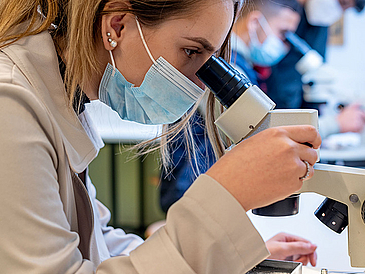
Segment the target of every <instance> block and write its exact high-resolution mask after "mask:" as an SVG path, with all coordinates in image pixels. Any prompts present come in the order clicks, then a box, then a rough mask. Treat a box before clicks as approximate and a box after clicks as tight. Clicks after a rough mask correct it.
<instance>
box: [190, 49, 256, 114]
mask: <svg viewBox="0 0 365 274" xmlns="http://www.w3.org/2000/svg"><path fill="white" fill-rule="evenodd" d="M196 75H197V76H198V78H199V79H200V80H201V81H202V82H203V83H204V84H205V85H206V86H207V87H208V88H210V90H211V91H212V92H213V93H214V95H215V96H216V98H217V99H218V100H219V101H220V102H221V104H222V105H224V106H225V107H226V108H229V107H230V106H231V105H232V104H233V103H234V102H235V101H236V100H237V99H238V98H239V97H240V96H241V94H242V93H244V92H245V91H246V90H247V89H248V88H249V87H251V86H252V83H251V81H250V80H249V79H248V78H247V77H246V76H244V75H242V74H240V73H239V72H238V71H237V70H235V69H234V68H233V67H232V66H231V65H229V64H228V63H227V62H226V61H225V60H224V59H223V58H221V57H219V58H217V57H215V56H212V57H210V58H209V59H208V61H207V62H205V64H204V65H203V66H202V67H201V68H200V69H199V70H198V72H197V73H196Z"/></svg>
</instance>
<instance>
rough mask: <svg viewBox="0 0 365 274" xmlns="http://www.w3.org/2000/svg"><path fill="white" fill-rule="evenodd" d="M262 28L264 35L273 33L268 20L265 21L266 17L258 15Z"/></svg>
mask: <svg viewBox="0 0 365 274" xmlns="http://www.w3.org/2000/svg"><path fill="white" fill-rule="evenodd" d="M258 21H259V23H260V25H261V27H262V29H263V30H264V32H265V34H266V36H269V34H273V33H274V32H273V31H272V28H271V27H270V24H269V22H267V19H266V18H265V16H264V15H262V16H260V17H259V19H258Z"/></svg>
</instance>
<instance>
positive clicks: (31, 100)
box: [0, 0, 321, 274]
mask: <svg viewBox="0 0 365 274" xmlns="http://www.w3.org/2000/svg"><path fill="white" fill-rule="evenodd" d="M241 4H242V3H240V1H236V0H181V1H172V0H171V1H169V0H164V1H156V0H139V1H133V0H130V1H126V0H59V1H54V0H45V1H39V0H8V1H1V2H0V97H1V99H0V112H1V113H0V117H1V118H0V125H1V130H0V170H1V172H0V182H1V183H0V205H1V207H0V208H1V209H0V219H1V221H2V224H1V226H0V234H1V235H2V241H1V243H0V263H1V271H2V272H3V273H30V272H32V273H95V272H96V273H99V274H100V273H103V274H104V273H245V272H247V271H248V270H249V269H251V268H252V267H253V266H255V265H256V264H258V263H259V262H261V261H262V260H263V259H264V258H266V257H267V256H269V253H268V250H267V248H266V247H265V244H264V242H263V240H262V238H261V237H260V235H259V233H258V232H257V231H256V230H255V228H254V226H253V225H252V223H251V222H250V220H249V219H248V217H247V215H246V211H247V210H250V209H252V208H257V207H260V206H264V205H267V204H271V203H273V202H275V201H278V200H281V199H283V198H285V197H287V196H289V195H290V194H292V193H293V192H295V191H297V190H298V189H299V188H301V186H302V184H303V181H304V180H305V179H304V177H305V178H310V177H311V176H313V172H314V171H313V167H312V165H313V164H314V163H315V161H316V158H317V154H316V152H315V150H314V149H316V148H318V147H319V145H320V143H321V139H320V136H319V134H318V132H317V131H316V129H315V128H314V127H311V126H290V127H278V128H272V129H268V130H265V131H263V132H262V133H260V134H257V135H255V136H254V137H252V138H250V139H248V140H247V141H243V142H241V143H240V144H239V145H237V146H236V147H235V148H234V149H232V150H231V151H229V152H227V153H224V152H225V151H224V149H222V148H223V146H222V141H221V140H220V139H219V138H216V139H214V138H213V139H212V140H211V144H212V146H213V147H216V148H221V150H219V149H217V157H218V158H219V160H217V162H216V163H215V164H214V165H213V166H211V167H210V168H209V169H208V170H207V171H206V173H205V174H202V175H201V176H199V177H198V178H197V179H196V181H195V182H194V184H193V185H192V187H191V188H190V189H189V190H188V191H187V192H186V193H185V195H184V197H183V198H182V199H181V200H180V201H178V202H177V203H175V205H174V206H172V207H171V209H170V210H169V212H168V216H167V223H166V225H165V226H164V227H162V228H161V229H159V230H158V231H157V232H156V233H155V234H154V235H153V236H152V237H150V238H149V239H148V240H147V241H146V242H143V240H142V239H141V238H139V237H138V236H136V235H130V234H125V233H124V231H123V230H121V229H114V228H111V227H108V226H107V223H108V221H109V220H110V213H109V211H108V210H107V209H106V207H105V206H103V205H102V204H101V203H100V202H98V201H97V200H96V190H95V188H94V187H93V185H92V183H91V181H90V178H89V176H88V170H87V166H88V164H89V163H90V162H91V161H92V160H93V159H94V158H95V157H96V155H97V153H98V151H99V149H100V148H101V147H102V146H103V143H102V141H101V140H100V138H99V137H98V134H97V132H96V131H95V130H94V129H93V126H92V122H91V120H90V118H89V116H88V112H87V109H84V107H83V103H84V102H87V101H88V100H96V99H100V100H101V101H103V102H104V103H105V104H107V105H108V106H110V107H111V108H112V109H113V110H115V111H116V112H117V113H118V114H119V116H120V117H121V119H126V120H130V121H135V122H138V123H143V124H160V123H163V124H170V123H173V122H176V120H177V119H180V118H182V116H183V118H182V122H181V124H179V125H180V126H178V127H175V128H174V129H172V130H171V131H170V132H168V133H166V135H163V136H162V138H159V140H160V141H161V142H162V143H161V151H164V147H165V145H166V142H165V143H164V141H165V139H166V138H165V137H166V136H167V137H170V136H176V135H177V134H178V133H179V131H181V129H182V128H184V127H185V125H186V123H187V122H188V121H189V118H190V116H191V113H187V114H185V112H186V111H187V110H188V109H191V108H192V110H195V109H196V108H197V104H196V101H197V100H198V101H199V100H201V98H202V94H203V93H204V91H203V89H204V85H203V84H202V83H201V82H200V81H199V80H198V78H197V76H195V73H196V72H197V70H198V69H199V68H200V67H201V66H202V65H203V64H204V63H205V62H206V61H207V60H208V59H209V58H210V56H211V55H213V54H214V53H216V54H217V55H220V56H222V57H225V58H226V59H228V53H229V52H227V44H229V42H228V41H229V37H230V29H231V28H232V25H233V22H234V20H235V17H236V13H237V12H238V10H239V7H240V6H241ZM207 93H208V95H209V96H208V97H209V102H215V100H214V97H213V96H212V94H211V93H209V91H207ZM73 106H75V107H74V108H73ZM208 117H209V118H208V119H207V121H206V122H207V123H210V124H212V123H213V122H212V121H213V119H214V117H213V115H211V116H208ZM303 143H310V144H312V146H313V148H312V147H308V146H305V145H303ZM293 148H294V150H293ZM261 151H265V152H266V153H268V155H270V156H269V157H262V153H261ZM293 151H294V153H293ZM223 154H224V155H223ZM162 155H163V156H164V154H162ZM166 158H168V157H167V156H164V158H163V159H166ZM277 159H280V162H279V161H277ZM289 167H290V168H289ZM262 170H266V171H267V172H265V173H263V172H262ZM263 190H264V191H263ZM227 224H228V225H227ZM279 240H280V239H279Z"/></svg>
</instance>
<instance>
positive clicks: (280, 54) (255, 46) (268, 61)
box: [249, 16, 289, 67]
mask: <svg viewBox="0 0 365 274" xmlns="http://www.w3.org/2000/svg"><path fill="white" fill-rule="evenodd" d="M259 23H260V25H261V27H262V29H263V30H264V32H265V34H266V39H265V41H264V42H263V43H262V44H261V43H260V41H259V39H258V37H257V33H256V31H251V32H249V35H250V40H251V42H250V45H249V50H250V59H251V62H252V63H254V64H255V65H259V66H263V67H271V66H273V65H276V64H277V63H279V62H280V61H281V60H282V59H283V58H284V57H285V55H286V54H287V53H288V51H289V48H288V47H287V46H286V45H285V44H284V42H283V41H282V40H281V39H280V38H279V37H277V36H276V35H275V34H273V32H272V30H271V28H270V25H269V23H268V22H267V20H266V19H265V17H264V16H262V17H260V19H259Z"/></svg>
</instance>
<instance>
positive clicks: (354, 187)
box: [196, 56, 365, 267]
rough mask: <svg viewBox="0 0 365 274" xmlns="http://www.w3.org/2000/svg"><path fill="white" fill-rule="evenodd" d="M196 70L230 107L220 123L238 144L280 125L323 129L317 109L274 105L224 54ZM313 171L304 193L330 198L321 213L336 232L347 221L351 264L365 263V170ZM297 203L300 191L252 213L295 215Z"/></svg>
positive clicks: (328, 167)
mask: <svg viewBox="0 0 365 274" xmlns="http://www.w3.org/2000/svg"><path fill="white" fill-rule="evenodd" d="M196 75H197V76H198V77H199V79H200V80H201V81H202V82H203V83H204V84H205V85H206V86H207V87H208V88H210V90H211V91H212V92H213V93H214V95H215V97H216V98H217V99H218V100H219V101H220V103H221V104H222V105H223V106H224V107H225V109H226V110H225V111H224V112H223V113H222V114H221V115H220V116H219V117H218V118H217V119H216V121H215V124H216V125H217V127H218V128H219V129H220V130H221V131H222V132H223V133H224V134H225V135H226V136H228V137H229V138H230V139H231V141H232V142H233V143H234V144H238V143H239V142H240V141H242V140H244V139H246V138H249V137H251V136H253V135H255V134H257V133H258V132H260V131H262V130H265V129H267V128H270V127H275V126H288V125H313V126H315V127H317V128H318V114H317V110H310V109H307V110H305V109H287V110H286V109H279V110H275V109H274V108H275V103H274V102H273V101H272V100H271V99H270V98H269V97H268V96H267V95H266V94H265V93H264V92H263V91H261V90H260V89H259V88H258V87H257V86H254V85H252V83H251V82H250V80H249V79H247V78H246V77H245V76H244V75H242V74H240V73H239V72H238V71H237V70H235V69H234V68H233V67H232V66H230V65H229V64H228V63H227V62H225V61H224V60H223V59H222V58H216V57H214V56H212V57H211V58H210V59H209V60H208V61H207V62H206V63H205V64H204V65H203V66H202V67H201V68H200V69H199V71H198V72H197V73H196ZM314 170H315V172H314V176H313V177H312V178H311V179H309V180H306V181H304V183H303V187H302V189H301V190H300V191H299V192H300V193H302V192H315V193H318V194H321V195H323V196H325V197H327V198H326V199H325V201H324V203H322V205H321V206H320V207H319V208H318V209H317V210H316V213H315V215H316V217H317V218H319V219H320V220H321V221H322V222H324V223H325V224H326V225H327V226H328V227H329V228H331V229H332V230H334V231H335V232H337V233H340V232H342V231H343V230H344V229H345V227H346V226H347V225H348V252H349V256H350V258H351V265H352V266H353V267H365V170H363V169H360V168H350V167H345V166H336V165H327V164H320V163H317V164H315V165H314ZM362 180H364V182H362ZM298 202H299V193H297V194H294V195H291V196H290V197H288V198H287V199H285V200H283V201H279V202H277V203H275V204H274V205H271V206H267V207H265V208H261V209H256V210H253V213H254V214H260V215H266V216H286V215H292V214H296V213H297V212H298Z"/></svg>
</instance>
